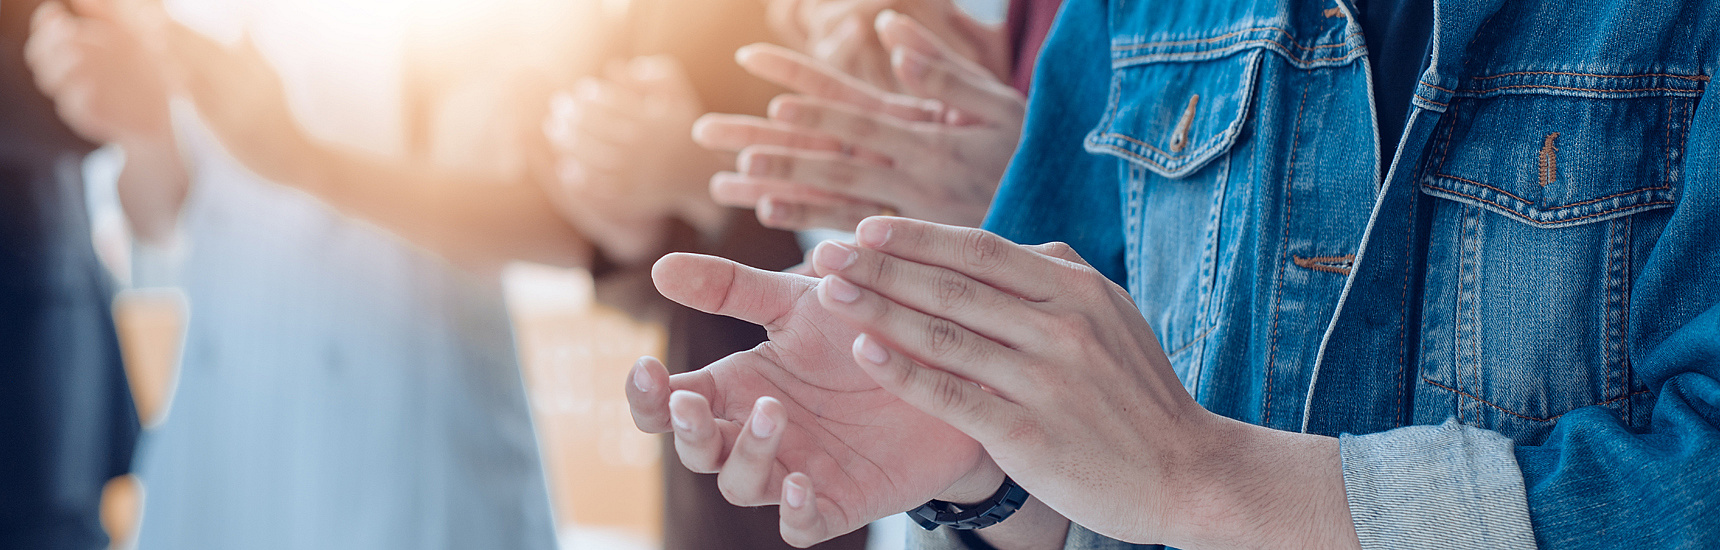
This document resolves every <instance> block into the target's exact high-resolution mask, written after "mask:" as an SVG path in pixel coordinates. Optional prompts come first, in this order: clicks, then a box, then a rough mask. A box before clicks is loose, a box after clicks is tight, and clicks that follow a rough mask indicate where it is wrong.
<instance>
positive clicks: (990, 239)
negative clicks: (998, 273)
mask: <svg viewBox="0 0 1720 550" xmlns="http://www.w3.org/2000/svg"><path fill="white" fill-rule="evenodd" d="M963 241H964V242H963V244H962V248H963V249H964V250H966V252H967V254H966V255H967V258H968V262H969V263H971V264H973V266H974V267H977V268H980V269H984V270H990V269H995V268H997V267H998V266H1000V265H1002V263H1003V258H1004V254H1005V250H1004V247H1005V246H1006V243H1004V242H1003V239H1002V238H1001V237H998V236H996V235H992V234H991V233H987V232H985V231H981V230H978V229H975V230H970V231H968V232H967V235H966V236H965V237H963Z"/></svg>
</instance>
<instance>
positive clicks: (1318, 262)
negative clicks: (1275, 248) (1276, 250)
mask: <svg viewBox="0 0 1720 550" xmlns="http://www.w3.org/2000/svg"><path fill="white" fill-rule="evenodd" d="M1290 258H1291V260H1293V261H1294V262H1295V263H1296V267H1300V268H1303V269H1312V270H1314V271H1324V272H1326V273H1337V274H1339V275H1344V276H1349V274H1350V269H1349V268H1345V267H1338V266H1334V265H1327V264H1334V263H1346V262H1349V263H1351V265H1352V266H1353V265H1354V262H1355V261H1356V255H1355V254H1347V255H1343V256H1314V257H1312V258H1303V257H1301V256H1296V255H1292V256H1290Z"/></svg>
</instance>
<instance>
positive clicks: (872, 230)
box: [855, 219, 890, 248]
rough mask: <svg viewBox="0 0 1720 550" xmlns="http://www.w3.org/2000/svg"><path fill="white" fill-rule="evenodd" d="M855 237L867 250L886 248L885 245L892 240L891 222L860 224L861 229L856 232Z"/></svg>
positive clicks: (867, 221)
mask: <svg viewBox="0 0 1720 550" xmlns="http://www.w3.org/2000/svg"><path fill="white" fill-rule="evenodd" d="M855 237H856V240H857V241H859V242H860V244H861V245H864V246H865V247H867V248H878V247H880V246H884V243H885V242H887V241H889V240H890V222H887V221H884V220H878V219H869V220H866V221H863V222H860V227H859V228H858V229H857V230H856V231H855Z"/></svg>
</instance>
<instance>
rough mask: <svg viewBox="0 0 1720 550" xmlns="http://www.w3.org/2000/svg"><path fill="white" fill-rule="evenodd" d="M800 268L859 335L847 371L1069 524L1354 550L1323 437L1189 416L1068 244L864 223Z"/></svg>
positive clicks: (1189, 539) (1188, 404) (1168, 539)
mask: <svg viewBox="0 0 1720 550" xmlns="http://www.w3.org/2000/svg"><path fill="white" fill-rule="evenodd" d="M813 264H814V266H815V268H816V269H817V272H818V273H819V274H821V275H823V276H824V277H825V278H824V282H823V284H821V285H820V287H819V288H820V293H819V297H820V303H821V304H822V305H824V307H825V308H826V309H828V310H830V311H831V313H832V314H834V315H835V316H837V317H839V318H842V319H845V320H847V321H849V322H850V323H853V324H854V325H856V326H857V327H859V330H860V332H861V333H862V335H861V336H860V337H859V338H857V339H856V340H855V343H854V358H855V361H856V362H857V363H858V364H859V365H860V367H861V368H862V369H863V370H865V371H866V372H867V373H868V374H869V375H871V376H872V378H873V379H875V380H877V381H878V382H879V384H880V385H881V386H883V387H884V388H885V389H887V390H889V391H890V392H891V393H893V394H896V395H898V396H900V397H901V398H902V399H903V400H904V401H907V402H909V403H912V404H914V405H915V406H916V407H918V408H920V409H921V410H923V411H926V412H927V413H928V414H930V415H932V416H934V417H936V418H938V419H940V420H943V421H945V422H948V423H950V424H951V425H953V426H955V427H956V428H958V429H960V430H962V431H963V432H964V433H966V434H968V435H969V436H971V437H973V438H975V439H976V440H978V441H980V443H981V444H983V445H984V446H985V448H986V450H987V452H988V453H989V454H990V455H991V456H992V457H994V458H995V459H996V461H997V464H998V465H999V466H1001V467H1002V469H1003V471H1006V472H1008V473H1009V474H1010V475H1011V477H1012V478H1014V479H1015V480H1016V481H1017V482H1018V483H1020V484H1021V485H1022V486H1023V487H1024V488H1026V489H1028V491H1030V492H1031V493H1033V495H1034V496H1035V497H1036V498H1038V499H1040V500H1043V501H1044V502H1045V503H1046V504H1047V505H1049V506H1050V507H1051V508H1053V509H1055V510H1057V511H1058V512H1059V513H1061V514H1064V515H1065V516H1066V517H1069V518H1070V519H1071V520H1074V521H1076V522H1077V523H1080V524H1081V525H1082V526H1084V527H1085V528H1088V529H1091V530H1093V531H1095V532H1097V533H1099V534H1103V535H1105V536H1107V537H1111V538H1114V539H1118V540H1123V541H1130V542H1136V543H1152V544H1167V545H1174V546H1177V547H1179V548H1230V547H1269V546H1271V547H1307V548H1353V547H1358V543H1357V541H1356V538H1355V531H1354V530H1353V529H1352V528H1351V524H1350V516H1349V508H1348V506H1347V504H1346V500H1345V494H1344V480H1343V475H1342V470H1341V464H1340V461H1339V454H1338V442H1337V440H1335V439H1333V438H1329V437H1322V436H1315V435H1307V434H1298V433H1290V432H1281V431H1275V430H1271V429H1267V428H1262V427H1259V426H1254V425H1250V424H1245V423H1242V422H1238V421H1235V420H1231V419H1228V418H1224V417H1222V416H1219V415H1216V414H1213V413H1211V412H1208V411H1206V410H1205V409H1203V408H1201V407H1200V405H1199V404H1197V403H1195V402H1194V399H1193V398H1192V397H1190V396H1189V395H1188V392H1187V391H1185V390H1184V389H1183V387H1182V383H1181V382H1180V381H1179V380H1178V378H1177V377H1176V374H1175V373H1174V372H1173V371H1172V370H1171V367H1170V361H1169V359H1168V358H1166V357H1165V355H1164V352H1163V351H1162V350H1161V349H1160V348H1159V345H1158V338H1157V336H1155V335H1154V334H1153V332H1152V329H1151V327H1149V326H1147V323H1146V320H1145V319H1144V318H1142V317H1141V315H1140V312H1139V311H1138V310H1137V309H1135V305H1134V302H1133V301H1132V300H1130V298H1129V297H1128V295H1127V294H1126V293H1125V292H1124V291H1123V290H1122V288H1121V287H1118V286H1117V285H1116V284H1115V283H1112V282H1110V280H1108V279H1106V278H1105V276H1104V275H1102V274H1100V273H1099V272H1098V271H1097V270H1094V269H1093V268H1092V267H1090V266H1088V265H1087V264H1086V263H1085V262H1082V261H1081V258H1080V257H1079V256H1078V255H1076V254H1075V253H1074V251H1073V250H1072V249H1070V248H1069V247H1068V246H1065V245H1062V244H1060V243H1053V244H1050V245H1041V246H1037V247H1024V246H1020V245H1016V244H1013V243H1010V242H1008V241H1006V240H1004V239H1002V238H1001V237H998V236H996V235H994V234H991V233H986V232H984V231H980V230H975V229H961V228H953V227H947V226H939V225H936V224H930V223H925V222H918V221H913V220H907V219H901V218H874V219H871V220H867V221H866V222H865V223H862V224H861V226H860V228H859V231H858V236H857V245H855V246H849V245H843V244H839V243H834V242H830V243H824V244H823V245H820V247H819V249H818V250H817V252H816V253H815V255H814V262H813ZM994 487H995V485H994ZM1029 519H1031V518H1029ZM1033 521H1034V523H1038V524H1044V521H1045V520H1043V519H1038V520H1033ZM1008 523H1009V522H1008V521H1006V522H1004V524H1000V525H999V527H1003V526H1004V525H1007V524H1008ZM981 536H984V537H986V538H987V539H988V540H989V539H994V538H995V539H998V540H999V542H1002V543H1006V544H1007V543H1008V539H1009V538H1010V536H1011V535H1010V533H1008V532H1007V531H996V532H991V533H987V532H985V531H982V532H981Z"/></svg>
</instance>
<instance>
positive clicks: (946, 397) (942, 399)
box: [932, 376, 973, 415]
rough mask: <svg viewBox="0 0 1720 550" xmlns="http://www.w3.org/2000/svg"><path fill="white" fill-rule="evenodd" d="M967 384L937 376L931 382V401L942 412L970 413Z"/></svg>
mask: <svg viewBox="0 0 1720 550" xmlns="http://www.w3.org/2000/svg"><path fill="white" fill-rule="evenodd" d="M967 390H968V388H967V382H966V381H964V380H962V379H960V378H956V377H954V376H939V377H936V378H935V379H934V380H933V382H932V399H933V400H934V402H935V403H937V404H938V405H939V406H942V407H944V410H946V411H949V412H951V413H954V414H961V415H966V414H970V413H971V412H972V407H973V406H972V405H971V404H969V403H968V402H967V401H968V399H967Z"/></svg>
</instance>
